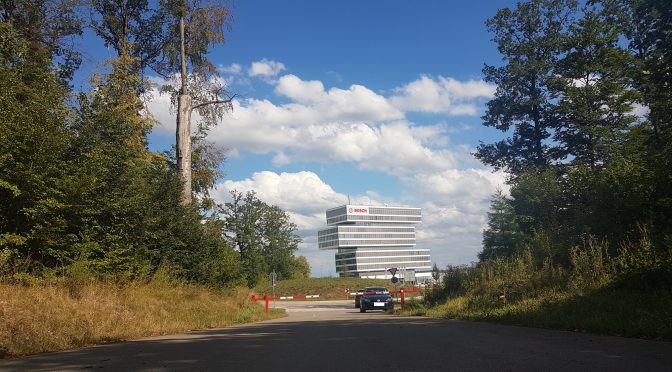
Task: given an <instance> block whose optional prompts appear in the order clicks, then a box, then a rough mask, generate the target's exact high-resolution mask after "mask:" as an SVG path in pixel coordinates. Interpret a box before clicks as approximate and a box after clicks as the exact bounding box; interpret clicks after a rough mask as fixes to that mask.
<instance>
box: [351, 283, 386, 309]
mask: <svg viewBox="0 0 672 372" xmlns="http://www.w3.org/2000/svg"><path fill="white" fill-rule="evenodd" d="M388 293H390V291H388V290H387V288H385V287H366V288H362V289H358V290H357V293H356V294H355V309H359V305H360V303H361V299H362V296H363V295H365V294H388Z"/></svg>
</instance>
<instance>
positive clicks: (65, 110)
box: [0, 0, 310, 286]
mask: <svg viewBox="0 0 672 372" xmlns="http://www.w3.org/2000/svg"><path fill="white" fill-rule="evenodd" d="M219 3H220V2H219V1H214V0H213V1H190V2H181V1H170V0H161V1H158V2H147V1H143V0H128V1H121V2H120V1H109V0H94V1H88V2H79V1H73V0H55V1H54V0H37V1H35V0H8V1H3V2H2V3H1V4H0V276H1V277H3V278H5V279H10V280H11V279H12V278H22V277H23V278H25V275H35V276H47V277H50V276H51V277H60V276H66V277H79V278H103V279H110V280H116V281H128V280H142V279H151V277H152V276H153V275H154V273H156V272H157V270H159V268H161V269H162V270H161V271H162V272H164V271H167V272H169V273H170V274H171V275H172V276H174V277H176V278H181V279H184V280H188V281H192V282H198V283H204V284H208V285H213V286H222V285H234V284H242V283H245V284H248V285H250V286H252V285H254V284H256V283H257V282H258V281H259V279H260V278H263V277H264V276H265V275H266V274H267V273H269V272H270V271H272V270H275V271H276V273H277V274H278V276H279V277H280V278H292V277H297V276H298V277H301V276H307V275H309V273H310V267H309V266H308V264H307V261H306V260H305V258H304V257H298V258H297V257H295V256H294V252H295V251H296V249H297V247H298V244H299V242H300V238H299V237H298V236H297V235H296V226H295V225H294V224H293V223H291V222H290V220H289V216H288V215H287V214H286V213H285V212H284V211H282V210H281V209H279V208H278V207H276V206H271V205H268V204H266V203H264V202H263V201H261V200H259V199H258V198H257V197H256V195H255V194H254V193H253V192H250V193H248V194H246V195H243V194H240V193H237V192H234V193H232V197H231V200H232V202H230V203H227V204H226V205H217V204H216V203H215V202H214V200H212V199H211V198H210V196H209V194H208V191H209V190H211V189H212V187H213V186H214V184H215V182H216V181H217V180H218V179H219V178H220V177H221V176H222V175H221V173H220V171H219V166H220V163H221V161H223V159H224V155H223V152H222V151H220V150H217V149H216V148H215V147H214V146H213V145H212V144H210V143H208V142H207V141H205V140H204V138H205V132H206V131H207V127H208V125H203V126H200V125H199V131H198V134H197V135H195V137H194V138H193V142H194V151H193V162H192V167H193V184H192V186H193V191H194V194H195V195H196V198H195V201H194V202H193V203H191V204H189V205H182V203H180V189H181V185H182V183H181V180H180V178H179V177H178V176H177V173H176V167H175V159H174V158H175V155H174V150H172V151H167V152H165V153H157V152H152V151H150V150H149V149H148V147H147V134H148V133H149V131H150V130H151V128H152V127H153V125H154V124H155V123H156V122H155V120H154V119H153V118H152V117H151V115H149V114H147V110H146V107H145V102H144V101H143V98H144V97H145V96H144V95H145V93H146V92H147V91H148V89H147V85H146V84H147V83H146V80H145V79H144V78H143V73H144V72H146V71H147V70H149V69H152V70H153V71H155V72H157V73H159V74H161V75H163V76H166V77H170V76H174V75H175V73H176V72H177V71H179V62H180V61H179V60H178V59H177V58H176V56H177V54H176V50H179V45H175V40H179V38H175V37H174V36H175V32H177V30H178V29H179V27H178V24H179V21H178V19H180V18H184V19H186V21H187V26H186V34H187V40H188V43H187V44H188V45H187V55H188V57H189V60H188V61H187V63H188V65H189V67H190V70H191V71H193V74H192V75H191V77H190V78H193V79H194V80H195V81H196V80H199V79H200V81H207V80H208V79H209V78H212V77H213V74H216V70H215V69H213V68H211V67H212V64H210V63H209V62H208V61H207V59H206V58H205V54H206V53H207V49H208V47H209V46H210V45H211V44H213V43H215V42H223V40H224V39H223V32H224V30H226V28H227V27H228V20H229V18H228V17H229V14H230V12H229V11H228V9H227V8H225V7H223V6H222V5H221V4H219ZM199 6H201V7H200V8H199ZM205 6H208V7H210V8H207V9H210V10H212V11H209V12H203V11H202V9H206V8H203V7H205ZM84 27H89V28H91V29H92V30H94V31H95V32H96V34H97V35H98V36H100V38H101V43H104V44H105V45H106V46H109V47H112V49H114V50H115V51H116V52H117V53H116V55H115V57H113V58H111V59H110V61H109V63H108V64H107V66H105V68H104V69H103V71H102V72H100V73H96V74H95V75H94V76H92V77H91V89H90V90H89V91H88V92H83V93H75V92H73V91H72V89H71V87H70V84H71V79H72V76H73V73H74V72H75V71H76V70H77V68H78V66H79V63H80V61H81V59H82V53H83V50H79V49H78V48H82V46H81V42H79V41H74V42H73V40H77V39H76V38H77V37H78V36H80V35H81V34H82V30H83V28H84ZM194 76H195V77H194ZM169 88H170V87H168V89H169ZM17 280H18V279H17Z"/></svg>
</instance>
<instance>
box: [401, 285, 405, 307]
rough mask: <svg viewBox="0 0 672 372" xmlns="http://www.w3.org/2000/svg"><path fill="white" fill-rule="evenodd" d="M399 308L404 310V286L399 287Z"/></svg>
mask: <svg viewBox="0 0 672 372" xmlns="http://www.w3.org/2000/svg"><path fill="white" fill-rule="evenodd" d="M401 310H404V288H402V289H401Z"/></svg>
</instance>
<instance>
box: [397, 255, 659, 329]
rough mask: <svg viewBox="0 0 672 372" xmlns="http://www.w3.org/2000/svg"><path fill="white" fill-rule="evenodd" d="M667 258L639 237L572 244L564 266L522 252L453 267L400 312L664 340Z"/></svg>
mask: <svg viewBox="0 0 672 372" xmlns="http://www.w3.org/2000/svg"><path fill="white" fill-rule="evenodd" d="M671 266H672V254H671V252H667V253H665V252H663V253H662V254H660V253H656V252H653V251H652V250H651V249H650V247H647V246H646V244H640V246H639V247H630V248H628V249H624V250H622V251H621V253H620V254H619V255H617V256H614V257H610V256H609V255H607V254H606V249H605V247H602V246H600V245H589V246H588V247H584V248H583V249H582V250H578V249H576V250H574V251H573V252H572V257H571V267H570V268H568V269H563V268H561V267H559V266H554V265H552V264H551V263H550V262H548V261H546V262H545V263H544V264H543V265H542V266H541V267H540V266H537V265H535V263H534V260H533V259H532V257H531V255H529V252H528V254H523V255H521V256H518V257H514V258H511V259H498V260H493V261H490V262H486V263H484V264H482V265H481V266H480V267H462V268H453V269H452V270H450V271H449V272H448V273H447V275H446V277H445V278H444V281H443V283H442V284H439V285H436V286H434V287H433V288H431V289H428V291H427V292H426V294H425V295H426V296H425V299H424V300H423V301H422V302H420V301H418V302H412V303H410V304H409V306H408V307H407V308H406V310H405V311H404V312H403V313H404V314H406V315H426V316H432V317H441V318H451V319H464V320H474V321H488V322H497V323H504V324H513V325H523V326H531V327H539V328H551V329H561V330H570V331H582V332H592V333H600V334H609V335H617V336H626V337H641V338H649V339H658V340H669V341H672V290H671V289H670V288H671V284H672V267H671Z"/></svg>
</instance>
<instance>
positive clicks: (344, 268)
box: [317, 205, 432, 281]
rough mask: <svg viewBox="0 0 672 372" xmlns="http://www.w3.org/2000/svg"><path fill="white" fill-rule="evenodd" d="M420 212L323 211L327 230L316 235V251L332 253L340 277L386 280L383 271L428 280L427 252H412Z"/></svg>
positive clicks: (402, 209)
mask: <svg viewBox="0 0 672 372" xmlns="http://www.w3.org/2000/svg"><path fill="white" fill-rule="evenodd" d="M420 222H422V211H421V209H420V208H407V207H388V206H384V207H380V206H368V205H342V206H340V207H336V208H332V209H329V210H327V225H329V227H327V228H326V229H323V230H320V231H318V233H317V237H318V244H319V248H320V249H332V250H337V252H336V272H338V274H339V275H340V276H341V277H360V278H377V279H389V278H391V277H392V274H390V273H389V272H388V271H387V270H388V269H391V268H397V269H398V272H397V274H396V275H397V276H398V277H401V278H404V279H406V280H407V281H423V280H424V278H429V277H430V276H431V270H432V265H431V261H430V257H429V249H421V248H416V244H415V225H416V224H418V223H420Z"/></svg>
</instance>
